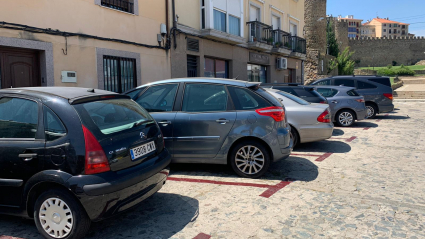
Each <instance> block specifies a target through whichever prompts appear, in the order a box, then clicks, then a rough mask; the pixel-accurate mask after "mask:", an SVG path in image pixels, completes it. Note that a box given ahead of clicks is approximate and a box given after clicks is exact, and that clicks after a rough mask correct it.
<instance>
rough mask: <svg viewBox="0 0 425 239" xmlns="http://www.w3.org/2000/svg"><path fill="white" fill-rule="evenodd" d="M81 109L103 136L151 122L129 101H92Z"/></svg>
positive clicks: (142, 110)
mask: <svg viewBox="0 0 425 239" xmlns="http://www.w3.org/2000/svg"><path fill="white" fill-rule="evenodd" d="M83 108H84V109H85V111H86V112H87V113H88V115H89V116H90V118H91V119H92V120H93V122H94V124H95V125H96V126H97V127H98V128H99V130H100V131H101V132H102V133H103V134H105V135H108V134H112V133H117V132H120V131H123V130H126V129H131V128H133V127H135V126H138V125H140V124H143V123H148V122H152V121H153V119H152V117H151V116H150V115H149V113H148V112H146V111H145V110H144V109H143V108H142V107H140V106H139V105H138V104H137V103H136V102H134V101H132V100H129V99H111V100H102V101H94V102H89V103H85V104H83Z"/></svg>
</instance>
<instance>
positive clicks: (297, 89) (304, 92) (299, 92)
mask: <svg viewBox="0 0 425 239" xmlns="http://www.w3.org/2000/svg"><path fill="white" fill-rule="evenodd" d="M294 91H295V93H296V94H295V95H296V96H298V97H300V98H307V97H315V96H314V95H313V94H312V92H311V91H308V90H305V89H304V88H301V87H294Z"/></svg>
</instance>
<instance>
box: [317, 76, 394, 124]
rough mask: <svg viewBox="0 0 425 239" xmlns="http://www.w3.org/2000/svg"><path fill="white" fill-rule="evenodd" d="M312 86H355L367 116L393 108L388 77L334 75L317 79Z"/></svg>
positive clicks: (391, 91) (389, 110)
mask: <svg viewBox="0 0 425 239" xmlns="http://www.w3.org/2000/svg"><path fill="white" fill-rule="evenodd" d="M311 85H312V86H323V85H335V86H348V87H355V88H356V91H357V92H358V93H359V94H360V95H362V96H363V97H364V99H365V101H366V102H365V104H366V107H367V109H368V113H367V117H368V118H369V119H373V118H375V117H376V114H380V113H387V112H391V111H393V110H394V104H393V90H392V88H391V82H390V78H388V77H383V76H334V77H330V78H325V79H321V80H317V81H315V82H313V83H311Z"/></svg>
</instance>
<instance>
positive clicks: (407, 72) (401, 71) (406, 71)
mask: <svg viewBox="0 0 425 239" xmlns="http://www.w3.org/2000/svg"><path fill="white" fill-rule="evenodd" d="M395 74H396V75H398V76H414V75H415V71H414V70H412V69H410V68H409V67H405V66H403V65H402V66H401V67H400V68H398V69H396V70H395Z"/></svg>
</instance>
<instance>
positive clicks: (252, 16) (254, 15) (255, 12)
mask: <svg viewBox="0 0 425 239" xmlns="http://www.w3.org/2000/svg"><path fill="white" fill-rule="evenodd" d="M260 13H261V11H260V8H259V7H257V6H254V5H252V4H250V5H249V21H250V22H252V21H259V22H261V15H260Z"/></svg>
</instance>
